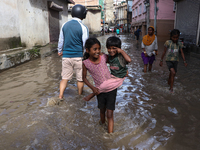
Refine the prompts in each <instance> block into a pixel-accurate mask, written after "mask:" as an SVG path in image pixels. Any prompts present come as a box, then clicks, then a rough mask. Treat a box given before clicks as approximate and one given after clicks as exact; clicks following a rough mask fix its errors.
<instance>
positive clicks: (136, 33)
mask: <svg viewBox="0 0 200 150" xmlns="http://www.w3.org/2000/svg"><path fill="white" fill-rule="evenodd" d="M140 32H141V30H140V27H139V28H138V29H137V30H136V31H135V32H134V34H135V36H136V40H137V44H138V40H139V38H140Z"/></svg>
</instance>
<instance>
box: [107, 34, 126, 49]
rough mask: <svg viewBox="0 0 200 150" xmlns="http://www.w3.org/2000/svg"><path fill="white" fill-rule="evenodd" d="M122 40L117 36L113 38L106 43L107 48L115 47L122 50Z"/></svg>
mask: <svg viewBox="0 0 200 150" xmlns="http://www.w3.org/2000/svg"><path fill="white" fill-rule="evenodd" d="M121 43H122V42H121V40H120V39H119V38H118V37H116V36H111V37H109V38H108V39H107V41H106V47H107V48H109V47H111V46H115V47H118V48H121Z"/></svg>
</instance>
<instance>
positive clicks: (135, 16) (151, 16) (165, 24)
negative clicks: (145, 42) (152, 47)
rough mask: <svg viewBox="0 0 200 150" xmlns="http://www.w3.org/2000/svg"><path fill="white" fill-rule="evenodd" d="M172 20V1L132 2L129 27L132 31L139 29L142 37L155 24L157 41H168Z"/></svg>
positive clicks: (144, 0) (173, 15)
mask: <svg viewBox="0 0 200 150" xmlns="http://www.w3.org/2000/svg"><path fill="white" fill-rule="evenodd" d="M174 20H175V10H174V1H173V0H133V5H132V22H131V27H132V30H133V31H134V30H136V29H137V28H139V27H140V28H141V30H142V36H144V35H146V34H147V28H148V27H149V26H154V25H155V22H156V27H155V30H156V32H155V33H156V35H157V37H158V41H165V40H167V39H169V33H170V30H172V29H173V28H174Z"/></svg>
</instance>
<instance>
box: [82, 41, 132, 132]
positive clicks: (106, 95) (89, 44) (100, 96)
mask: <svg viewBox="0 0 200 150" xmlns="http://www.w3.org/2000/svg"><path fill="white" fill-rule="evenodd" d="M85 48H86V52H87V54H88V59H86V60H84V61H83V81H84V82H85V84H86V85H88V86H89V87H90V88H91V89H92V91H93V93H94V94H95V95H97V100H98V108H99V109H100V118H101V123H102V124H104V123H105V116H107V120H108V133H112V132H113V127H114V120H113V111H114V110H115V101H116V96H117V87H118V86H119V85H121V84H122V83H123V80H124V79H123V78H116V79H114V78H112V77H111V74H110V72H109V69H108V67H107V64H106V62H107V55H106V54H102V53H101V50H100V48H101V45H100V42H99V41H98V40H97V39H96V38H89V39H88V40H87V41H86V44H85ZM111 51H113V49H112V50H111ZM115 51H116V50H115ZM119 51H120V50H119ZM122 53H123V52H122ZM111 57H112V56H111ZM129 61H131V60H129ZM87 70H88V71H89V72H90V74H91V75H92V78H93V79H94V82H95V86H96V87H94V86H93V85H92V84H90V83H89V81H88V80H87V78H86V75H87ZM126 74H127V73H126ZM108 81H111V84H105V85H107V86H108V85H109V86H110V89H109V88H107V87H106V86H103V87H106V88H105V89H106V90H107V91H103V90H101V88H100V87H101V85H102V84H104V82H107V83H108ZM105 89H104V90H105ZM100 92H103V93H100ZM105 113H107V114H106V115H105Z"/></svg>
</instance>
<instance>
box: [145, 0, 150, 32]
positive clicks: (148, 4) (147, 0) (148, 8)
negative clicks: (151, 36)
mask: <svg viewBox="0 0 200 150" xmlns="http://www.w3.org/2000/svg"><path fill="white" fill-rule="evenodd" d="M144 4H145V6H146V12H147V18H146V19H147V20H146V23H147V25H146V26H147V28H146V34H147V33H148V27H149V26H150V25H149V20H150V15H149V14H150V3H149V0H146V1H145V2H144Z"/></svg>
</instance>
